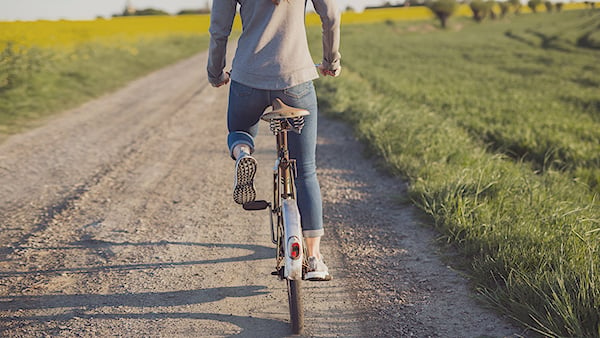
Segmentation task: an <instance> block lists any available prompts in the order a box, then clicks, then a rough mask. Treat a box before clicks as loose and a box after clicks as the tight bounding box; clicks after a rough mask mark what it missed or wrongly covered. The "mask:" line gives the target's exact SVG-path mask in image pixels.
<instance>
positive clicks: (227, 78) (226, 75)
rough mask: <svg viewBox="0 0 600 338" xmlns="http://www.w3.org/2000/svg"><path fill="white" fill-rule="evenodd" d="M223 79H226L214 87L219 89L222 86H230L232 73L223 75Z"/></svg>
mask: <svg viewBox="0 0 600 338" xmlns="http://www.w3.org/2000/svg"><path fill="white" fill-rule="evenodd" d="M223 78H224V80H223V81H221V82H219V83H217V84H214V85H212V86H213V87H215V88H219V87H221V86H224V85H226V84H228V83H229V78H230V73H229V72H225V74H223Z"/></svg>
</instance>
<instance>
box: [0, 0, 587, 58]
mask: <svg viewBox="0 0 600 338" xmlns="http://www.w3.org/2000/svg"><path fill="white" fill-rule="evenodd" d="M581 8H585V5H584V4H583V3H567V4H565V6H564V9H566V10H568V9H581ZM528 11H529V8H527V6H523V7H522V12H523V13H527V12H528ZM455 15H457V16H470V15H472V14H471V10H470V9H469V7H468V5H464V4H463V5H461V6H460V7H459V9H458V10H457V12H456V13H455ZM431 18H433V14H432V13H431V11H429V9H427V8H426V7H423V6H415V7H399V8H398V7H397V8H383V9H369V10H366V11H364V12H362V13H355V12H345V13H344V14H343V16H342V22H343V24H353V23H371V22H381V21H385V20H427V19H431ZM306 22H307V24H308V25H319V24H320V21H319V17H318V15H316V14H315V13H309V14H308V15H307V18H306ZM209 24H210V17H209V16H208V15H185V16H138V17H119V18H111V19H97V20H89V21H66V20H60V21H35V22H20V21H17V22H0V50H3V49H4V48H5V47H6V45H7V44H8V43H11V44H12V48H13V49H15V51H17V50H22V49H27V48H29V47H33V46H36V47H40V48H59V49H65V48H66V49H68V48H69V47H73V46H75V45H77V44H81V43H89V42H93V43H100V44H107V45H111V46H114V45H122V44H126V43H127V42H128V41H135V40H139V39H144V38H154V37H164V36H167V35H198V34H207V33H208V27H209ZM240 28H241V25H240V22H239V18H237V19H236V23H235V27H234V29H237V30H239V29H240Z"/></svg>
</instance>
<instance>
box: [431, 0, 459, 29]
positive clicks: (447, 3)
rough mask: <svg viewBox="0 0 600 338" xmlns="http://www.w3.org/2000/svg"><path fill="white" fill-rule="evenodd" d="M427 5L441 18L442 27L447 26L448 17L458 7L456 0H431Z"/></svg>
mask: <svg viewBox="0 0 600 338" xmlns="http://www.w3.org/2000/svg"><path fill="white" fill-rule="evenodd" d="M425 5H426V6H427V8H429V9H430V10H431V11H432V12H433V14H435V16H436V17H437V18H438V19H439V20H440V24H441V25H442V28H446V22H447V21H448V18H450V16H452V14H454V11H456V8H457V7H458V4H457V3H456V0H430V1H427V2H426V3H425Z"/></svg>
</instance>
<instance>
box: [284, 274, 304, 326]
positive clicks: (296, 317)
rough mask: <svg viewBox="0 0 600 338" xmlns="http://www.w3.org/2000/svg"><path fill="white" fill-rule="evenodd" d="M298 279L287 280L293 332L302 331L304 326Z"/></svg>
mask: <svg viewBox="0 0 600 338" xmlns="http://www.w3.org/2000/svg"><path fill="white" fill-rule="evenodd" d="M300 282H301V281H300V280H290V279H288V280H287V291H288V302H289V304H290V321H291V323H292V332H293V333H294V334H300V333H302V329H303V328H304V307H303V306H302V292H301V290H302V289H301V283H300Z"/></svg>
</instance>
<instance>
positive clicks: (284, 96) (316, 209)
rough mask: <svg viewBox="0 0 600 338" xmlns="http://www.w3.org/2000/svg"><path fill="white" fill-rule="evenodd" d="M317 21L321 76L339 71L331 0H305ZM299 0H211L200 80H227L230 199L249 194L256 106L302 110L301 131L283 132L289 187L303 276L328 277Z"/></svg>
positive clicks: (313, 99)
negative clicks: (231, 42) (293, 172)
mask: <svg viewBox="0 0 600 338" xmlns="http://www.w3.org/2000/svg"><path fill="white" fill-rule="evenodd" d="M311 1H312V3H313V6H314V9H315V11H316V12H317V13H318V14H319V16H320V18H321V23H322V42H323V60H322V61H321V64H320V65H319V66H318V68H319V70H320V71H321V73H322V74H323V75H329V76H337V75H339V73H340V70H341V66H340V53H339V43H340V12H339V11H338V10H337V6H336V4H335V0H311ZM238 4H239V5H240V16H241V18H242V26H243V31H242V35H241V36H240V38H239V41H238V47H237V49H236V52H235V57H234V59H233V65H232V70H231V73H228V72H225V71H224V69H225V59H226V48H227V42H228V38H229V35H230V33H231V28H232V25H233V19H234V17H235V15H236V12H237V5H238ZM305 12H306V0H283V1H280V0H214V1H213V5H212V11H211V22H210V36H211V39H210V48H209V55H208V65H207V71H208V80H209V82H210V83H211V84H212V85H213V86H214V87H220V86H223V85H225V84H227V83H228V82H229V80H230V79H231V88H230V92H229V105H228V110H227V127H228V129H229V135H228V138H227V143H228V146H229V151H230V154H231V157H232V158H233V159H235V160H236V164H235V183H234V191H233V198H234V200H235V202H236V203H238V204H244V203H247V202H251V201H253V200H254V199H255V198H256V191H255V189H254V175H255V174H256V166H257V163H256V160H255V159H254V158H253V157H252V156H251V154H252V153H253V151H254V138H255V137H256V136H257V133H258V123H259V120H260V116H261V115H262V113H263V112H264V110H265V109H266V108H267V107H268V106H270V105H271V103H272V102H273V100H274V99H276V98H279V99H281V100H282V101H283V102H284V103H285V104H287V105H289V106H292V107H297V108H302V109H306V110H308V111H309V112H310V115H308V116H305V125H304V128H303V129H302V133H300V134H296V133H291V134H289V139H288V142H289V149H290V157H291V158H294V159H296V167H297V173H298V176H297V178H296V190H297V199H298V208H299V209H300V216H301V222H302V233H303V236H304V238H305V241H306V247H307V251H308V256H309V258H308V262H309V268H308V271H307V274H306V279H311V280H329V279H330V278H331V277H330V275H329V271H328V269H327V266H326V265H325V263H323V257H322V255H321V252H320V241H321V237H322V236H323V234H324V231H323V207H322V201H321V191H320V188H319V182H318V180H317V174H316V160H315V150H316V143H317V112H318V111H317V96H316V93H315V88H314V86H313V83H312V81H313V80H314V79H316V78H318V77H319V74H318V72H317V70H316V68H315V65H314V62H313V60H312V57H311V55H310V51H309V49H308V42H307V37H306V28H305V25H304V19H305Z"/></svg>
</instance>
